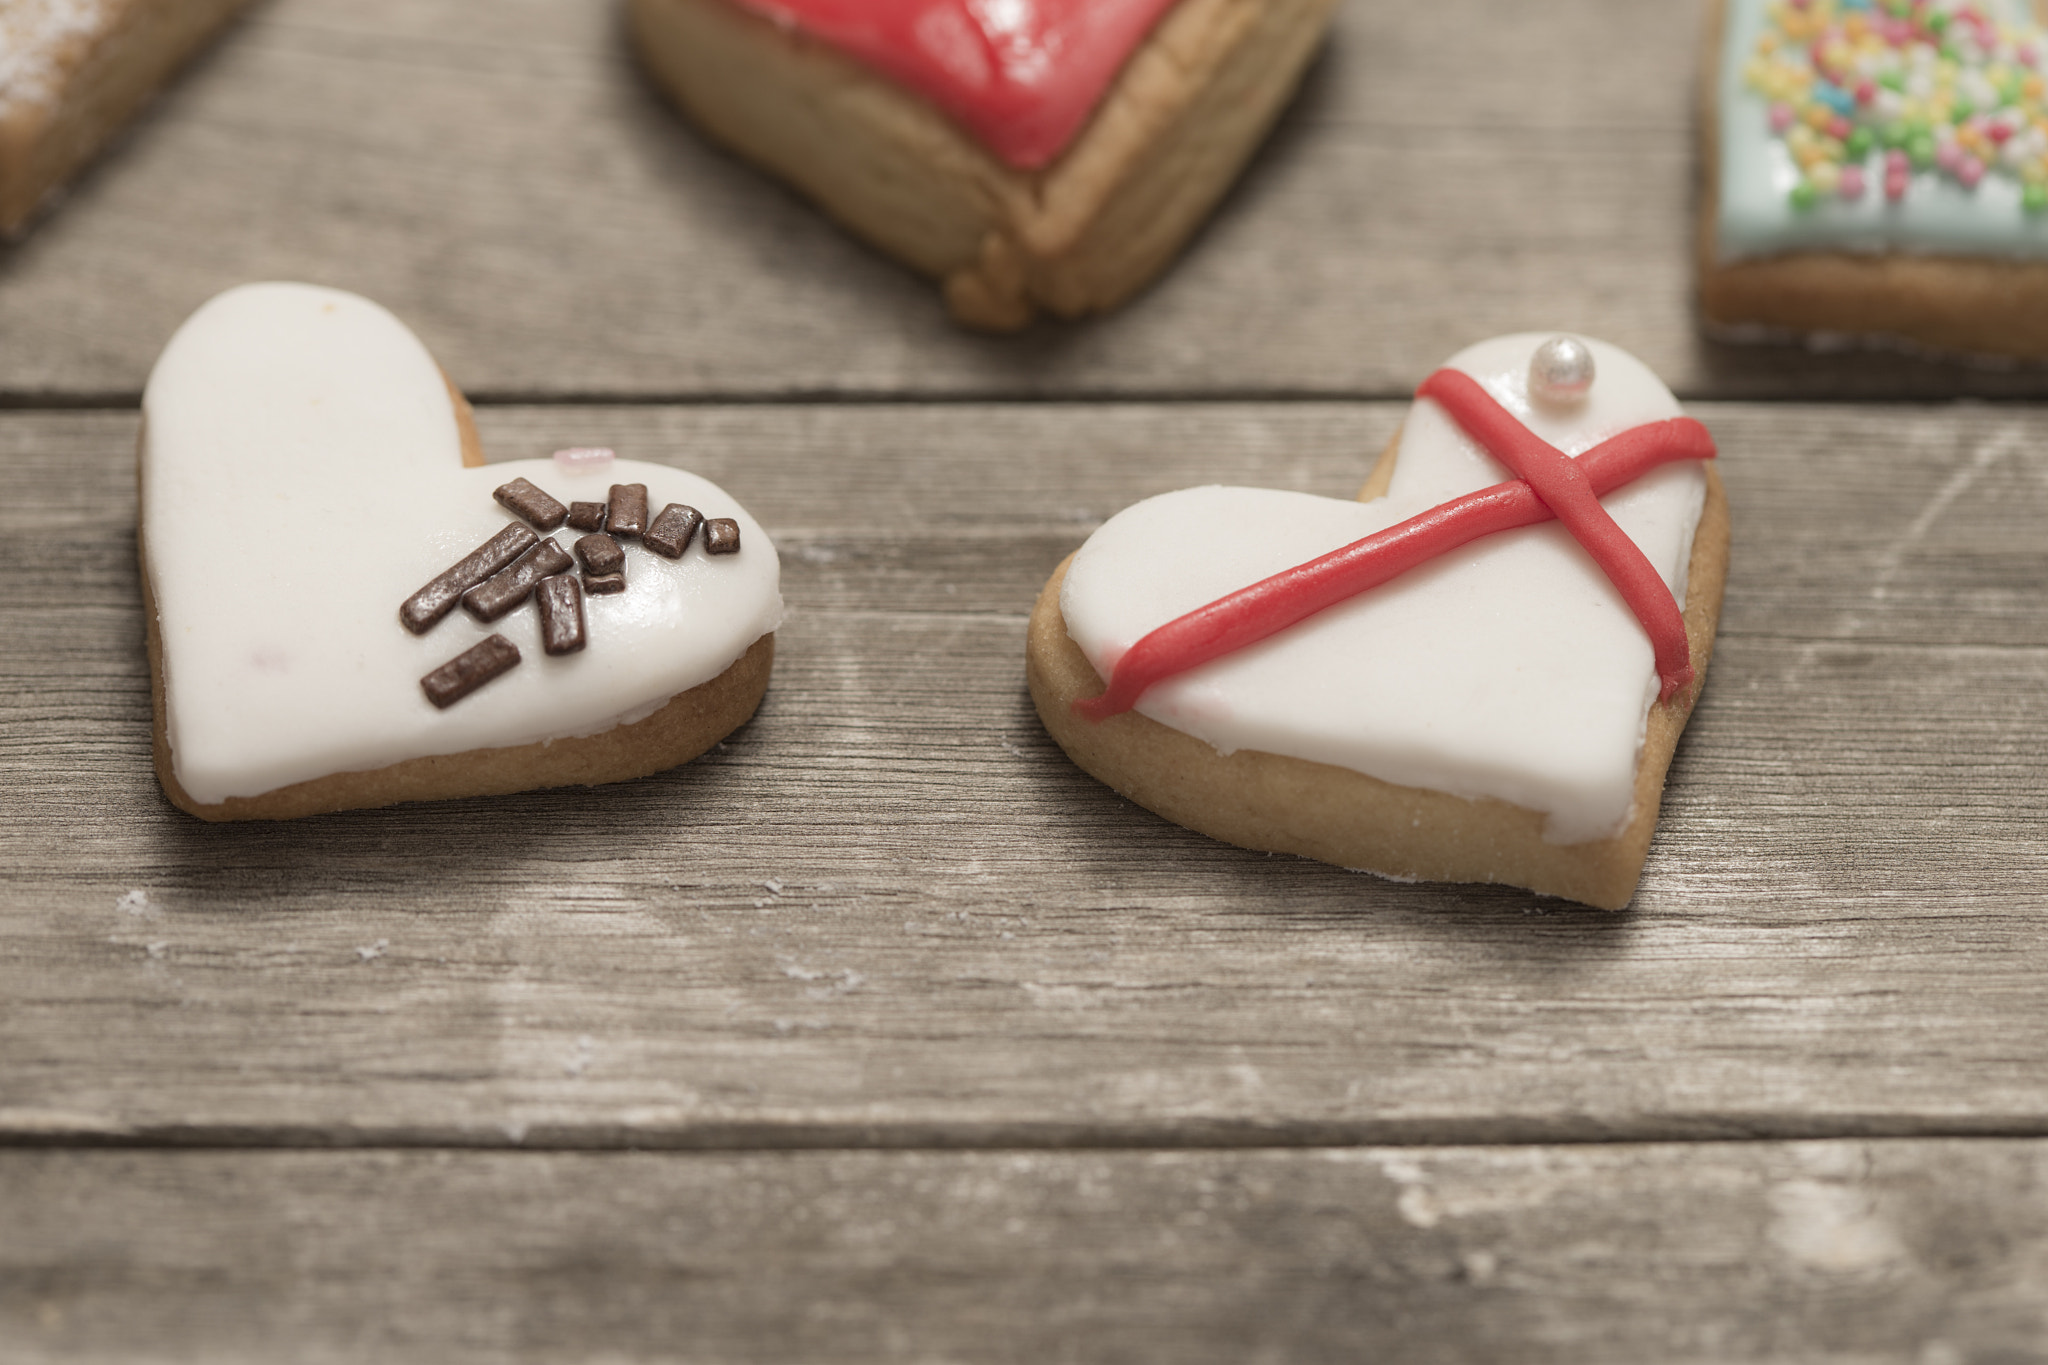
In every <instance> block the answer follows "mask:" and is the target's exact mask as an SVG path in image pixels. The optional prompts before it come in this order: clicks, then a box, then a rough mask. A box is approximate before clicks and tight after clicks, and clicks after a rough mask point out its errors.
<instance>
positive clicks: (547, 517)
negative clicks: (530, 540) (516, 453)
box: [491, 479, 569, 531]
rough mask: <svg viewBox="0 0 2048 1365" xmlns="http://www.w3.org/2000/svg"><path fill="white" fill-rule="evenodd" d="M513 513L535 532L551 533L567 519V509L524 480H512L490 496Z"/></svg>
mask: <svg viewBox="0 0 2048 1365" xmlns="http://www.w3.org/2000/svg"><path fill="white" fill-rule="evenodd" d="M491 496H492V497H494V498H496V499H497V500H498V501H499V502H500V503H502V504H504V505H505V506H506V507H509V508H510V509H511V510H512V511H513V512H515V513H517V514H518V515H520V516H522V517H524V518H526V519H527V520H528V521H530V522H532V523H533V529H534V530H536V531H552V530H554V529H555V528H556V527H557V526H560V525H561V524H562V522H563V521H564V520H566V519H567V518H568V515H569V509H568V508H566V507H564V506H562V504H560V503H559V502H556V501H555V500H554V499H553V498H551V497H549V496H548V495H547V494H546V493H543V492H541V491H540V489H538V488H536V487H534V486H533V485H532V484H531V483H529V482H527V481H526V480H525V479H514V480H512V482H510V483H508V484H506V485H504V486H503V487H502V488H499V489H498V490H497V491H496V492H494V493H492V494H491Z"/></svg>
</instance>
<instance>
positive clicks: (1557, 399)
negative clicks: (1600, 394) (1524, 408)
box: [1529, 337, 1593, 408]
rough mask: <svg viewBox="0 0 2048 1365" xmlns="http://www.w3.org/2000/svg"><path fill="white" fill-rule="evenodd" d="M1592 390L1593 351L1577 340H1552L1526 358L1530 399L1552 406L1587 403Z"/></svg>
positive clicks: (1571, 338)
mask: <svg viewBox="0 0 2048 1365" xmlns="http://www.w3.org/2000/svg"><path fill="white" fill-rule="evenodd" d="M1592 387H1593V348H1592V347H1591V346H1588V345H1587V344H1586V343H1585V342H1583V341H1581V340H1579V339H1578V338H1577V337H1552V338H1551V339H1550V340H1548V341H1546V342H1544V343H1543V344H1542V345H1541V346H1538V347H1537V348H1536V354H1535V355H1534V356H1531V357H1530V359H1529V396H1530V397H1531V398H1533V399H1535V400H1536V401H1537V402H1539V403H1543V404H1547V405H1549V406H1551V407H1560V408H1562V407H1571V406H1574V405H1576V404H1579V403H1583V402H1585V401H1586V394H1587V392H1588V391H1589V390H1590V389H1591V388H1592Z"/></svg>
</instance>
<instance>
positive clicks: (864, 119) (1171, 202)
mask: <svg viewBox="0 0 2048 1365" xmlns="http://www.w3.org/2000/svg"><path fill="white" fill-rule="evenodd" d="M1334 3H1335V0H633V2H632V18H633V32H634V36H635V38H636V40H637V42H638V44H639V47H640V50H641V53H642V54H643V56H644V57H645V59H646V61H647V63H648V65H649V67H650V68H651V69H652V70H653V72H654V74H655V76H656V77H657V78H659V79H660V81H661V82H662V83H663V84H664V85H665V86H666V87H667V88H668V90H669V92H670V93H671V94H672V95H673V96H674V97H675V99H676V101H677V102H678V103H679V104H680V105H682V107H683V108H684V109H685V110H687V111H688V112H689V113H690V114H691V115H692V116H693V117H694V118H695V119H696V120H697V121H698V122H699V123H701V124H702V125H703V126H704V127H705V128H706V129H707V130H708V131H709V132H711V133H712V134H713V135H714V136H715V137H717V138H719V139H720V140H721V141H723V142H726V143H728V144H730V145H731V146H733V147H734V148H736V149H738V150H739V151H740V152H742V153H743V154H745V155H746V156H749V157H751V158H753V159H754V160H756V161H759V162H761V163H762V164H763V165H765V166H767V167H768V168H769V169H771V170H773V171H775V172H776V173H777V174H779V175H781V176H783V177H784V178H786V179H788V180H789V181H791V182H792V183H794V184H795V185H796V186H797V187H798V188H800V189H802V190H803V191H804V192H805V193H806V194H809V195H810V196H811V197H813V198H814V199H816V200H818V201H819V202H820V203H821V204H823V205H824V207H825V209H826V211H827V212H829V213H831V214H832V215H833V216H834V217H835V218H837V219H839V220H840V221H841V222H842V223H844V224H845V225H846V226H847V227H849V228H851V229H852V230H853V231H854V232H856V233H858V234H860V235H861V236H863V237H866V238H867V239H869V240H870V241H872V242H874V243H875V244H876V245H878V246H880V247H881V248H882V249H883V250H885V251H888V252H890V253H891V254H893V255H896V256H898V257H900V258H901V259H903V260H904V261H906V262H908V263H909V264H910V265H911V266H913V267H915V268H916V269H918V270H920V271H923V272H925V273H927V274H930V275H935V276H937V277H938V278H939V279H941V280H943V281H944V282H945V286H946V297H947V301H948V303H949V304H950V305H951V307H952V309H953V312H954V314H955V315H956V316H957V317H959V318H960V319H961V320H962V321H965V322H968V323H970V324H973V325H975V326H982V327H992V328H1010V327H1019V326H1022V325H1023V324H1024V323H1026V322H1028V321H1030V319H1031V317H1032V315H1033V314H1034V312H1035V311H1036V310H1038V309H1040V308H1043V309H1046V310H1048V311H1050V312H1053V313H1056V314H1058V315H1060V316H1063V317H1075V316H1079V315H1081V314H1083V313H1089V312H1094V311H1097V310H1099V309H1104V308H1109V307H1112V306H1114V305H1115V304H1117V303H1119V302H1121V301H1122V300H1123V299H1124V298H1126V297H1128V296H1129V295H1130V294H1132V293H1133V292H1135V291H1136V290H1137V289H1139V288H1140V287H1141V286H1143V285H1144V283H1145V282H1146V281H1147V280H1149V279H1150V278H1151V277H1152V276H1153V275H1154V274H1155V273H1156V272H1157V271H1158V270H1160V269H1161V268H1162V267H1164V266H1165V264H1166V263H1167V261H1168V260H1170V259H1171V258H1172V256H1173V254H1174V252H1176V251H1177V250H1178V249H1179V248H1180V244H1181V243H1182V242H1183V241H1184V240H1186V238H1187V236H1188V234H1189V233H1191V232H1192V231H1193V230H1194V229H1195V227H1196V225H1197V224H1198V223H1199V222H1200V221H1201V219H1202V217H1203V215H1205V214H1206V213H1207V212H1208V210H1209V208H1210V206H1211V205H1212V204H1214V203H1215V201H1216V200H1217V198H1219V197H1220V196H1221V195H1222V193H1223V191H1224V190H1225V189H1226V188H1227V187H1228V186H1229V184H1230V181H1231V180H1232V179H1233V178H1234V177H1235V176H1236V174H1237V171H1238V168H1239V167H1240V166H1241V165H1242V164H1243V163H1244V160H1245V158H1247V157H1248V156H1249V155H1250V154H1251V151H1252V149H1253V148H1254V147H1255V146H1256V145H1257V144H1258V142H1259V139H1260V138H1261V137H1263V136H1264V134H1265V131H1266V129H1267V128H1268V127H1269V126H1270V125H1271V123H1272V121H1273V119H1274V117H1275V116H1276V115H1277V114H1278V112H1279V110H1280V108H1281V106H1282V105H1283V104H1284V103H1285V102H1286V100H1287V97H1288V96H1289V95H1290V94H1291V93H1292V92H1293V89H1294V87H1295V84H1296V82H1297V80H1298V79H1299V77H1300V74H1301V71H1302V68H1303V67H1304V66H1305V65H1306V63H1307V61H1308V58H1309V55H1310V53H1311V52H1313V51H1314V49H1315V45H1316V42H1317V40H1318V39H1319V38H1320V37H1321V36H1322V32H1323V29H1324V28H1325V26H1326V25H1327V23H1328V21H1329V16H1330V12H1331V10H1332V9H1333V8H1334Z"/></svg>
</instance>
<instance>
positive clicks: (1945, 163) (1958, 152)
mask: <svg viewBox="0 0 2048 1365" xmlns="http://www.w3.org/2000/svg"><path fill="white" fill-rule="evenodd" d="M1963 155H1964V153H1963V149H1962V148H1960V147H1958V146H1956V144H1955V143H1953V142H1944V143H1942V144H1941V145H1940V146H1939V147H1937V148H1935V149H1934V164H1935V165H1937V166H1939V167H1941V168H1942V169H1943V170H1945V171H1953V170H1955V169H1956V167H1957V166H1958V164H1959V163H1960V162H1961V160H1962V157H1963Z"/></svg>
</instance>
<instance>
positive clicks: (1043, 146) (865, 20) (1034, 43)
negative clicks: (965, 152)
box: [739, 0, 1175, 170]
mask: <svg viewBox="0 0 2048 1365" xmlns="http://www.w3.org/2000/svg"><path fill="white" fill-rule="evenodd" d="M739 3H740V4H741V5H743V6H744V7H745V8H747V9H751V10H754V11H755V12H757V13H759V14H762V15H765V16H766V17H768V18H770V19H773V20H776V21H777V22H779V23H784V24H789V25H793V26H794V27H797V28H800V29H802V30H804V31H805V32H807V33H809V34H811V35H812V36H813V37H815V38H818V39H819V40H821V41H823V42H825V43H827V44H829V45H830V46H832V47H835V48H838V49H839V50H840V51H841V52H843V53H845V54H846V55H847V56H849V57H852V58H853V59H854V60H856V61H858V62H861V63H862V64H863V65H866V66H868V67H870V68H872V69H873V70H875V71H877V72H879V73H881V74H882V75H884V76H887V77H888V78H889V79H890V80H893V81H895V82H896V83H897V84H899V85H902V86H904V87H906V88H908V89H910V90H913V91H915V92H917V93H918V94H920V95H923V96H924V97H925V98H926V99H928V100H930V101H931V102H932V103H933V104H936V105H937V106H938V107H939V108H941V109H943V110H944V111H945V112H946V113H947V114H948V115H950V116H951V117H952V118H953V119H954V120H955V121H957V122H958V123H960V124H961V125H962V126H963V127H965V128H966V129H967V130H968V131H969V132H970V133H972V134H974V136H975V137H977V138H979V139H980V140H981V141H982V143H983V144H984V145H985V146H987V147H988V149H989V150H990V151H992V152H994V153H995V154H996V155H997V156H999V157H1001V158H1002V159H1003V160H1004V161H1007V162H1008V163H1010V164H1011V165H1012V166H1016V167H1018V168H1020V169H1023V170H1036V169H1037V168H1038V167H1040V166H1043V165H1046V164H1047V163H1048V162H1050V161H1052V160H1053V159H1054V158H1055V157H1057V156H1058V155H1059V154H1060V153H1061V152H1063V151H1065V150H1066V148H1067V144H1068V143H1069V142H1071V141H1073V139H1074V135H1075V134H1076V133H1078V132H1080V131H1081V126H1082V125H1083V124H1084V123H1086V122H1087V121H1088V116H1089V114H1091V113H1093V112H1094V110H1095V106H1096V104H1097V103H1098V102H1100V101H1101V99H1102V96H1103V92H1104V91H1106V90H1108V89H1109V84H1110V82H1111V81H1113V80H1115V79H1116V76H1117V73H1118V72H1119V71H1121V70H1123V65H1124V62H1125V61H1127V60H1128V59H1129V58H1130V55H1131V53H1132V52H1133V51H1135V50H1136V49H1137V46H1138V44H1139V43H1141V42H1143V41H1144V39H1145V36H1146V35H1147V34H1149V33H1150V32H1151V31H1152V28H1153V26H1154V25H1155V24H1157V23H1158V22H1159V19H1160V16H1162V15H1164V14H1165V13H1166V11H1168V10H1169V9H1172V8H1173V5H1174V3H1175V0H739Z"/></svg>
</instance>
